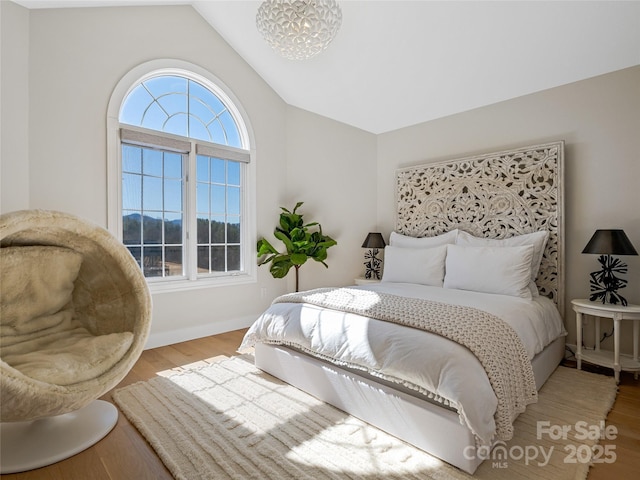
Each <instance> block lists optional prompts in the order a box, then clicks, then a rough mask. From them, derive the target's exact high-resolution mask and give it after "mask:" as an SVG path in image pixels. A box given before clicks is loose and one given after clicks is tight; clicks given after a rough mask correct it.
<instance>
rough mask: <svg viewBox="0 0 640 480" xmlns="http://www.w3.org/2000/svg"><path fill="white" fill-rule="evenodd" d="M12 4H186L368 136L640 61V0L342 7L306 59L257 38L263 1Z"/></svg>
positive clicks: (272, 72) (41, 4) (273, 81)
mask: <svg viewBox="0 0 640 480" xmlns="http://www.w3.org/2000/svg"><path fill="white" fill-rule="evenodd" d="M14 1H15V2H16V3H18V4H20V5H23V6H26V7H27V8H63V7H70V6H71V7H90V6H105V5H107V6H123V5H140V4H142V5H167V4H191V5H192V6H193V7H194V8H195V10H196V11H198V12H199V13H200V15H202V17H203V18H204V19H205V20H206V21H207V22H208V23H209V24H211V26H212V27H213V28H214V29H215V30H216V31H217V32H218V33H219V34H220V35H222V37H223V38H224V39H225V40H226V41H227V42H228V43H229V44H230V45H231V46H232V47H233V48H234V49H235V50H236V51H237V52H238V54H239V55H241V56H242V57H243V58H244V59H245V60H246V61H247V62H248V63H249V64H250V65H251V66H252V67H253V68H254V69H255V70H256V71H257V72H258V74H259V75H261V76H262V78H264V80H265V81H266V82H267V83H269V85H270V86H271V87H272V88H273V89H274V90H275V91H276V92H277V93H278V94H279V95H280V96H281V97H282V98H283V99H284V100H285V101H286V102H287V103H288V104H290V105H293V106H296V107H299V108H302V109H305V110H309V111H311V112H315V113H318V114H320V115H323V116H326V117H329V118H333V119H335V120H338V121H341V122H344V123H347V124H349V125H353V126H355V127H358V128H361V129H363V130H366V131H369V132H372V133H383V132H387V131H391V130H395V129H398V128H402V127H406V126H409V125H413V124H417V123H421V122H425V121H428V120H433V119H436V118H440V117H444V116H447V115H451V114H455V113H458V112H462V111H466V110H470V109H473V108H477V107H481V106H484V105H489V104H492V103H496V102H500V101H503V100H507V99H510V98H515V97H518V96H522V95H526V94H529V93H533V92H537V91H540V90H545V89H548V88H552V87H555V86H559V85H564V84H567V83H571V82H575V81H578V80H583V79H585V78H589V77H593V76H596V75H600V74H604V73H607V72H611V71H615V70H620V69H623V68H627V67H630V66H634V65H639V64H640V1H622V2H616V1H513V0H512V1H466V2H462V1H400V0H396V1H356V0H339V3H340V5H341V7H342V12H343V20H342V27H341V29H340V31H339V32H338V35H337V37H336V38H335V40H334V41H333V42H332V43H331V45H330V46H329V48H328V49H327V50H325V51H324V52H323V53H322V54H320V55H319V56H317V57H314V58H312V59H310V60H305V61H290V60H286V59H284V58H282V57H280V56H279V55H278V54H277V53H275V52H274V51H273V50H272V49H271V48H270V47H269V46H268V45H267V44H266V42H265V41H264V40H263V39H262V37H261V36H260V34H259V33H258V31H257V30H256V27H255V15H256V11H257V9H258V6H259V5H260V3H261V2H260V1H209V0H192V1H189V0H182V1H181V0H177V1H176V0H174V1H172V0H164V1H163V0H148V1H145V0H95V1H91V0H14ZM639 89H640V86H639Z"/></svg>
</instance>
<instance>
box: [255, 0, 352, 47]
mask: <svg viewBox="0 0 640 480" xmlns="http://www.w3.org/2000/svg"><path fill="white" fill-rule="evenodd" d="M341 23H342V10H341V9H340V6H339V5H338V3H337V2H336V1H335V0H265V1H264V2H262V4H261V5H260V7H259V8H258V13H257V15H256V26H257V28H258V31H259V32H260V33H261V34H262V36H263V37H264V39H265V40H266V41H267V43H269V45H271V47H272V48H273V49H274V50H275V51H276V52H278V53H279V54H280V55H282V56H283V57H285V58H288V59H289V60H305V59H307V58H311V57H314V56H316V55H317V54H319V53H320V52H322V51H323V50H324V49H325V48H327V46H328V45H329V44H330V43H331V41H332V40H333V38H334V37H335V36H336V34H337V33H338V29H339V28H340V24H341Z"/></svg>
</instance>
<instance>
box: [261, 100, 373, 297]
mask: <svg viewBox="0 0 640 480" xmlns="http://www.w3.org/2000/svg"><path fill="white" fill-rule="evenodd" d="M286 174H287V192H286V195H284V196H283V201H284V204H283V205H282V206H284V207H287V208H289V209H291V208H293V207H294V206H295V204H296V202H298V201H304V205H303V206H302V207H301V209H300V211H301V212H302V213H304V219H305V221H306V222H311V221H314V222H319V223H320V224H321V225H322V229H323V232H324V233H325V234H327V235H329V236H331V237H332V238H333V239H335V240H336V241H337V242H338V245H337V246H334V247H331V248H330V249H329V251H328V253H329V258H328V259H327V262H326V263H327V265H329V268H328V269H327V268H325V267H324V266H323V265H322V264H321V263H318V262H314V261H311V262H309V263H307V264H305V265H303V266H302V267H301V268H300V290H307V289H310V288H316V287H326V286H331V285H353V281H354V278H355V277H357V276H362V275H364V266H363V262H364V257H363V255H364V250H363V249H362V248H361V245H362V242H363V241H364V239H365V237H366V236H367V233H368V232H370V231H377V225H376V214H375V212H376V190H377V186H376V183H377V173H376V137H375V135H373V134H371V133H367V132H364V131H362V130H359V129H357V128H354V127H351V126H348V125H344V124H341V123H337V122H334V121H332V120H329V119H327V118H324V117H320V116H318V115H314V114H312V113H309V112H307V111H304V110H300V109H298V108H295V107H289V108H288V110H287V169H286ZM278 213H279V210H278V212H275V210H274V226H275V221H276V220H277V214H278ZM261 268H267V267H266V266H264V267H261ZM293 277H294V275H293V273H290V274H289V290H291V291H293V290H294V289H295V286H294V285H295V281H294V278H293Z"/></svg>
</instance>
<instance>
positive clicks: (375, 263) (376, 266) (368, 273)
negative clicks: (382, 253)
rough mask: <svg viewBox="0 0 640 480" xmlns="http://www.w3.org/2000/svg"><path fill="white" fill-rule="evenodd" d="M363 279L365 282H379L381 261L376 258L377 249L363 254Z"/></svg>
mask: <svg viewBox="0 0 640 480" xmlns="http://www.w3.org/2000/svg"><path fill="white" fill-rule="evenodd" d="M364 259H365V262H364V266H365V271H364V278H366V279H367V280H380V267H381V266H382V260H380V259H379V258H378V249H377V248H372V249H371V250H369V251H367V253H365V254H364Z"/></svg>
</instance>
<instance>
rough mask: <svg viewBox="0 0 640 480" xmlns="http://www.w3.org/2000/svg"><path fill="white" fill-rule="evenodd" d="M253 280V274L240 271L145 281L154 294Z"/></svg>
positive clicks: (241, 283) (233, 284) (223, 285)
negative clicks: (189, 277) (194, 277)
mask: <svg viewBox="0 0 640 480" xmlns="http://www.w3.org/2000/svg"><path fill="white" fill-rule="evenodd" d="M255 282H257V278H256V276H255V275H250V274H248V273H241V274H237V275H225V276H221V277H209V278H198V279H197V280H187V279H184V278H181V279H180V280H164V281H155V282H147V285H149V291H150V292H151V293H152V294H155V293H171V292H183V291H189V290H199V289H202V288H211V287H231V286H235V285H246V284H249V283H255Z"/></svg>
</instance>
